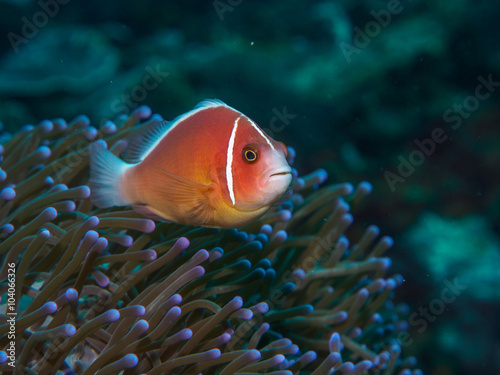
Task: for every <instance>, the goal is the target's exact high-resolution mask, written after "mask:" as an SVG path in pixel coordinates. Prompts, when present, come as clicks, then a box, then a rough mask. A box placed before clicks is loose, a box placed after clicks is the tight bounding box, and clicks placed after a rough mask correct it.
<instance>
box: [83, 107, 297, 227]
mask: <svg viewBox="0 0 500 375" xmlns="http://www.w3.org/2000/svg"><path fill="white" fill-rule="evenodd" d="M127 152H128V157H129V159H130V160H132V161H134V163H126V162H124V161H122V160H120V159H119V158H117V157H116V156H114V155H113V154H111V153H110V152H109V151H107V150H105V148H103V147H100V146H99V145H98V144H93V145H92V149H91V152H90V156H91V162H90V167H91V180H90V185H91V191H92V199H93V201H94V203H95V204H96V205H97V206H99V207H110V206H120V205H129V204H130V205H132V206H133V207H134V209H135V210H137V211H138V212H141V213H143V214H145V215H146V216H148V217H153V218H157V219H163V220H168V221H174V222H177V223H182V224H190V225H200V226H207V227H217V228H235V227H240V226H243V225H245V224H248V223H250V222H252V221H253V220H255V219H257V218H258V217H260V216H262V215H263V214H264V213H265V212H266V211H268V210H269V208H270V207H271V206H272V204H274V203H275V202H276V201H277V200H278V199H279V198H280V197H281V196H282V195H283V194H284V193H285V191H286V190H287V188H288V186H289V184H290V181H291V169H290V167H289V165H288V163H287V161H286V148H285V146H284V145H283V144H282V143H280V142H276V141H275V140H273V139H271V138H270V137H269V136H267V135H266V134H265V133H264V132H263V131H262V130H261V129H260V128H259V127H258V126H257V125H256V124H255V123H254V122H253V121H252V120H250V119H249V118H248V117H246V116H245V115H243V114H242V113H240V112H238V111H236V110H235V109H233V108H231V107H229V106H227V105H225V104H224V103H222V102H220V101H217V100H206V101H203V102H201V103H200V104H198V105H197V106H196V107H195V108H194V109H193V110H192V111H190V112H188V113H186V114H184V115H181V116H179V117H178V118H176V119H175V120H173V121H172V122H166V121H157V122H153V123H151V124H149V125H147V126H146V129H145V130H144V133H143V135H142V137H139V139H138V140H136V141H135V142H132V144H131V146H130V149H129V150H127Z"/></svg>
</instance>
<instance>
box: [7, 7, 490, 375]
mask: <svg viewBox="0 0 500 375" xmlns="http://www.w3.org/2000/svg"><path fill="white" fill-rule="evenodd" d="M0 10H1V11H0V14H1V22H0V35H1V36H2V37H1V39H0V121H1V122H2V124H3V133H2V137H4V138H3V139H6V138H8V137H9V134H12V133H14V132H16V131H17V130H18V129H20V128H21V127H22V126H23V125H26V124H37V123H38V122H40V121H41V120H43V119H46V118H50V119H52V118H59V117H61V118H65V119H68V120H69V119H72V118H74V117H75V116H76V115H79V114H86V115H87V116H89V117H90V119H91V121H92V123H94V124H95V126H99V125H100V124H103V123H104V121H105V120H107V119H112V118H115V117H116V116H117V115H120V114H129V113H130V112H131V111H132V110H133V109H135V108H136V107H138V106H139V105H143V104H145V105H149V106H151V107H152V108H153V111H154V112H157V113H160V114H161V115H163V116H164V117H165V118H168V119H170V118H174V117H175V116H177V115H179V114H181V113H183V112H186V111H187V110H189V109H191V108H192V107H193V106H194V105H195V104H196V103H198V102H199V101H200V100H202V99H205V98H218V99H221V100H223V101H224V102H226V103H227V104H229V105H231V106H232V107H234V108H237V109H238V110H240V111H242V112H243V113H245V114H247V115H248V116H249V117H251V118H252V119H253V120H255V121H256V122H257V123H258V124H259V125H260V126H261V127H262V128H263V129H265V130H266V131H267V132H268V133H269V134H270V135H271V136H272V137H273V138H275V139H277V140H280V141H283V142H284V143H286V144H287V145H290V146H293V147H294V148H295V149H296V150H297V155H298V156H297V158H296V167H297V168H298V169H299V170H300V171H302V172H303V173H307V172H309V171H311V170H313V169H314V168H317V167H323V168H325V169H326V170H327V171H328V172H329V175H330V181H331V182H343V181H351V182H359V181H362V180H367V181H370V182H371V183H372V184H373V187H374V189H373V193H372V196H371V199H369V202H368V203H367V205H366V206H365V208H364V210H363V212H362V213H361V216H358V218H357V220H360V221H363V222H366V223H367V224H369V223H376V224H377V225H379V226H380V227H381V229H382V232H383V233H387V234H389V235H391V236H393V237H394V238H395V242H396V245H395V247H394V249H393V250H392V253H391V254H390V256H391V257H392V258H393V260H394V264H393V266H392V270H393V273H401V274H403V275H404V277H405V280H406V283H405V284H404V285H403V287H401V288H399V289H398V293H399V294H398V300H399V301H406V302H407V303H408V305H409V310H408V312H407V315H408V326H409V334H408V336H405V337H403V338H402V339H403V340H402V341H403V342H402V344H403V350H404V351H405V352H406V354H413V355H415V356H416V357H417V358H418V359H419V362H420V367H421V368H422V369H423V370H424V371H425V372H426V373H429V374H443V375H447V374H494V373H499V372H500V360H499V359H498V358H500V340H499V336H500V332H499V330H500V326H499V325H498V324H497V322H498V320H497V317H498V314H499V312H500V292H499V290H500V288H499V285H500V276H499V272H498V267H499V266H500V240H499V230H500V224H499V220H498V219H499V212H500V210H499V208H500V195H499V187H500V178H499V171H500V151H499V145H500V127H499V123H500V110H499V109H498V103H499V100H500V68H499V67H500V49H499V48H498V46H499V39H498V35H499V33H500V26H499V25H500V24H499V23H498V19H499V16H500V5H498V4H497V2H494V1H472V0H460V1H449V0H436V1H431V2H423V1H397V0H390V1H383V0H382V1H378V0H372V1H369V0H349V1H348V0H344V1H334V0H329V1H328V0H325V1H273V2H268V1H262V0H259V1H256V0H253V1H250V0H216V1H176V2H175V1H169V2H160V1H149V2H133V1H120V2H118V1H109V2H99V1H86V2H78V1H76V0H48V1H43V0H41V1H39V2H36V1H31V0H19V1H16V0H2V1H0Z"/></svg>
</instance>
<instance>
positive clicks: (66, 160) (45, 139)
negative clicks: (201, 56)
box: [0, 107, 421, 375]
mask: <svg viewBox="0 0 500 375" xmlns="http://www.w3.org/2000/svg"><path fill="white" fill-rule="evenodd" d="M158 118H159V116H158V115H151V111H150V110H149V108H147V107H139V108H138V109H136V110H135V111H134V112H133V113H132V114H131V115H130V116H128V117H125V116H123V117H120V118H118V119H117V120H116V121H114V122H111V121H108V122H106V123H105V124H104V125H103V126H101V128H100V129H99V130H97V129H96V128H94V127H92V126H91V125H90V122H89V120H88V119H87V118H86V117H84V116H81V117H77V118H76V119H74V120H73V121H71V122H70V123H66V122H65V121H64V120H61V119H55V120H51V121H43V122H41V123H40V124H38V125H37V126H27V127H25V128H23V129H22V130H21V131H20V132H19V133H18V134H16V135H14V136H13V137H12V138H11V139H10V140H9V141H8V142H6V143H5V144H4V145H3V148H2V150H1V151H2V154H3V159H2V164H1V170H0V240H1V243H0V257H1V258H0V259H1V265H0V267H1V268H0V283H1V284H0V294H1V296H2V301H1V302H0V303H1V304H0V312H1V313H2V314H1V315H0V348H2V350H3V351H0V371H12V367H11V364H10V363H12V358H11V357H10V355H11V352H9V348H10V346H11V344H12V343H11V340H9V338H8V333H9V332H10V331H11V330H12V328H11V327H12V325H11V324H9V319H10V317H11V315H9V314H8V313H9V311H15V312H17V316H16V322H15V340H14V347H15V356H16V358H15V364H16V367H15V370H14V374H71V373H75V374H84V375H90V374H99V375H104V374H119V373H122V374H144V373H148V374H150V375H154V374H201V373H202V374H221V375H229V374H240V375H243V374H261V373H266V374H274V375H285V374H314V375H323V374H325V375H326V374H403V375H408V374H414V375H418V374H421V372H420V370H418V369H415V366H416V361H415V359H414V358H412V357H408V358H403V357H402V356H401V345H400V344H399V343H398V340H397V337H398V333H399V332H401V330H404V328H405V324H404V322H403V321H402V320H401V318H400V317H399V315H398V309H397V308H396V307H395V306H394V303H393V302H392V298H393V295H394V289H395V288H396V287H397V286H398V285H400V284H401V283H402V277H401V276H399V275H392V276H389V275H388V268H389V266H390V263H391V262H390V259H389V258H387V257H384V253H385V252H386V251H387V250H388V249H389V248H390V247H391V246H392V240H391V239H390V238H389V237H379V231H378V229H377V228H376V227H375V226H370V227H368V228H366V229H365V230H364V233H363V234H362V235H361V236H360V238H359V240H358V241H357V242H356V243H355V244H354V245H350V244H349V241H348V240H347V238H346V235H345V232H346V230H347V229H348V228H349V227H350V225H351V224H352V223H353V217H352V215H351V214H350V206H356V205H358V202H359V201H360V200H361V199H362V198H363V197H364V196H365V195H366V194H368V193H369V191H370V186H369V184H367V183H361V184H359V185H358V186H357V188H355V189H354V188H353V187H352V186H351V185H350V184H338V185H330V186H326V187H320V185H321V184H323V182H324V181H325V179H326V173H325V172H324V171H321V170H319V171H316V172H313V173H311V174H309V175H307V176H304V177H298V175H297V173H296V171H294V180H293V183H292V193H291V194H290V195H289V197H288V199H287V200H286V201H283V202H281V203H280V204H279V205H278V206H277V207H275V209H273V210H272V211H270V212H269V213H268V214H266V215H265V216H264V217H262V218H261V219H259V220H257V221H256V222H254V223H252V224H250V225H248V226H247V227H245V228H241V229H240V230H216V229H208V228H200V227H189V226H182V225H179V224H174V223H155V222H153V221H151V220H149V219H145V218H143V217H141V216H140V215H139V214H137V213H136V212H134V211H132V210H131V209H130V208H127V207H120V208H118V207H115V208H111V209H98V208H96V207H95V206H93V205H92V203H91V201H90V198H89V195H90V190H89V188H88V186H87V184H88V178H89V170H88V145H89V143H90V142H93V141H95V140H96V139H102V140H104V141H105V142H106V144H107V147H109V149H110V150H112V152H114V153H115V154H116V155H119V154H120V153H121V152H123V151H124V150H125V149H126V147H127V142H126V138H127V137H128V136H130V135H133V133H134V131H136V129H137V128H138V126H140V125H141V123H147V122H148V121H152V120H156V119H158ZM293 156H294V152H293V150H291V149H290V152H289V158H290V160H289V161H290V162H293V161H292V160H291V159H293ZM347 202H349V203H347ZM12 264H14V265H15V270H16V279H15V287H14V289H15V292H14V300H15V303H14V305H12V304H9V299H8V296H9V294H8V293H7V292H8V291H9V282H8V277H7V276H8V268H9V267H10V266H11V265H12ZM10 292H12V291H10ZM7 307H9V309H10V310H9V311H7Z"/></svg>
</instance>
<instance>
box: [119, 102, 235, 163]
mask: <svg viewBox="0 0 500 375" xmlns="http://www.w3.org/2000/svg"><path fill="white" fill-rule="evenodd" d="M220 106H224V107H228V108H231V107H229V106H228V105H227V104H225V103H224V102H222V101H221V100H219V99H205V100H203V101H201V102H199V103H198V104H197V105H196V106H195V107H194V108H193V109H192V110H191V111H189V112H186V113H184V114H182V115H180V116H177V117H176V118H174V119H173V120H172V121H165V120H154V121H151V122H149V123H147V124H145V125H143V126H141V127H140V128H138V129H137V130H136V132H135V133H134V135H133V136H132V137H131V138H132V139H131V140H130V144H129V146H128V147H127V150H126V151H125V152H124V154H123V159H124V160H125V161H126V162H127V163H139V162H140V161H142V160H143V159H144V158H145V157H146V156H147V155H148V154H149V153H150V152H151V150H152V149H153V148H154V147H156V146H157V145H158V143H160V141H161V140H162V138H163V137H165V136H166V135H167V134H168V132H169V131H170V130H172V129H173V128H174V127H176V126H177V125H178V124H179V123H180V122H182V121H183V120H185V119H187V118H188V117H190V116H193V115H194V114H195V113H197V112H199V111H201V110H203V109H206V108H211V107H220Z"/></svg>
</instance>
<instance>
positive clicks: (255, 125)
mask: <svg viewBox="0 0 500 375" xmlns="http://www.w3.org/2000/svg"><path fill="white" fill-rule="evenodd" d="M245 117H246V116H245ZM247 120H248V122H249V123H250V125H252V127H253V128H254V129H255V130H257V132H258V133H259V134H260V135H261V136H262V138H264V139H265V140H266V142H267V144H268V145H269V146H270V147H271V150H275V148H274V146H273V144H272V143H271V141H270V140H269V137H268V136H267V135H266V134H265V133H264V132H263V131H262V130H260V128H259V127H258V126H257V124H256V123H255V122H253V121H252V120H250V119H249V118H248V117H247Z"/></svg>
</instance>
